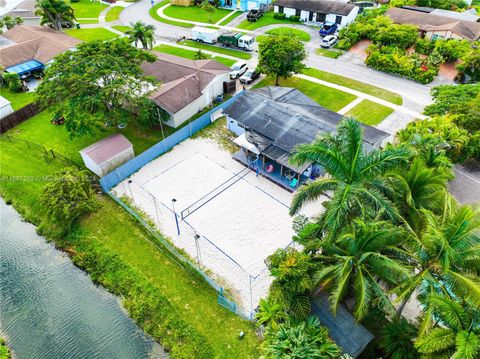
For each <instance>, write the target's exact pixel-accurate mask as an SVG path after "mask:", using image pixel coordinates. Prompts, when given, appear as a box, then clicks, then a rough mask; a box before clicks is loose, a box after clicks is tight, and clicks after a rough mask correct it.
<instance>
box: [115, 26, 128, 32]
mask: <svg viewBox="0 0 480 359" xmlns="http://www.w3.org/2000/svg"><path fill="white" fill-rule="evenodd" d="M112 28H113V29H115V30H118V31H121V32H125V31H127V30H130V29H131V27H130V26H125V25H114V26H112Z"/></svg>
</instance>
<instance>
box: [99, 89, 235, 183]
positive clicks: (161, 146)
mask: <svg viewBox="0 0 480 359" xmlns="http://www.w3.org/2000/svg"><path fill="white" fill-rule="evenodd" d="M239 95H240V93H237V94H236V95H235V96H233V97H232V98H230V99H228V100H226V101H225V102H223V103H221V104H220V105H218V106H217V107H215V108H213V109H211V110H210V111H208V112H206V113H205V114H203V115H202V116H200V117H199V118H197V119H195V120H193V121H192V122H190V123H189V124H188V125H186V126H184V127H182V128H181V129H179V130H178V131H176V132H175V133H173V134H171V135H170V136H168V137H166V138H165V139H164V140H162V141H160V142H158V143H157V144H155V145H153V146H152V147H150V148H149V149H148V150H146V151H145V152H143V153H141V154H140V155H138V156H137V157H135V158H132V159H131V160H130V161H128V162H126V163H124V164H123V165H121V166H120V167H118V168H117V169H115V170H113V171H112V172H110V173H109V174H107V175H105V176H103V177H102V178H100V185H101V186H102V189H103V190H104V191H105V192H108V191H109V190H110V189H112V188H113V187H115V186H116V185H117V184H119V183H120V182H122V181H123V180H124V179H125V178H128V177H130V176H131V175H132V174H133V173H135V172H137V171H138V170H139V169H140V168H142V167H143V166H145V165H146V164H147V163H149V162H151V161H153V160H154V159H155V158H157V157H158V156H160V155H163V154H164V153H165V152H167V151H169V150H171V149H172V148H173V147H174V146H176V145H178V144H179V143H180V142H182V141H183V140H186V139H187V138H189V137H191V136H192V135H193V134H195V133H197V132H198V131H200V130H201V129H203V128H205V127H206V126H207V125H208V124H210V123H211V120H210V115H211V114H213V113H215V112H217V111H218V110H220V109H224V108H226V107H228V106H229V105H230V104H231V103H232V102H233V101H235V99H236V98H237V97H238V96H239Z"/></svg>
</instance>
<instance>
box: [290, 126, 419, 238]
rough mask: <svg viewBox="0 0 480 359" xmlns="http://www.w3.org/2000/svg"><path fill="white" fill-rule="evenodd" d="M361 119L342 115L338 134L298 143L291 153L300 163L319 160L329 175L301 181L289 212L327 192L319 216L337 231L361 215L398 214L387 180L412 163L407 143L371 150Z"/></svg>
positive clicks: (296, 161)
mask: <svg viewBox="0 0 480 359" xmlns="http://www.w3.org/2000/svg"><path fill="white" fill-rule="evenodd" d="M362 138H363V131H362V129H361V127H360V124H359V123H358V122H357V121H355V120H354V119H352V118H348V119H345V120H343V121H342V122H341V123H340V124H339V125H338V127H337V131H336V133H335V134H325V135H323V136H320V137H319V138H318V139H317V140H315V142H313V143H311V144H303V145H299V146H297V147H296V149H295V153H294V154H293V155H292V157H291V158H290V160H291V162H293V163H295V164H299V165H300V164H305V163H310V162H316V163H318V164H320V165H321V166H323V168H324V169H325V171H326V172H327V173H328V175H329V177H323V178H320V179H317V180H315V181H313V182H311V183H309V184H307V185H305V186H302V187H301V188H300V189H299V190H298V191H297V192H296V194H295V196H294V198H293V201H292V204H291V208H290V214H291V215H293V214H295V213H297V212H298V211H299V210H300V208H301V207H302V206H303V205H304V204H305V203H306V202H308V201H315V200H317V199H318V198H319V197H320V196H321V195H324V194H325V193H326V192H328V191H333V197H332V199H331V200H330V201H328V202H327V203H326V204H325V208H326V211H325V212H324V213H323V214H322V216H321V218H320V221H321V223H322V224H323V227H325V228H328V230H330V231H331V233H335V232H337V231H338V229H339V228H341V227H343V226H344V225H345V224H348V223H349V222H350V221H351V220H352V219H353V218H355V217H357V216H359V215H367V216H371V217H373V216H375V215H376V214H377V213H378V212H382V213H383V214H384V215H385V217H386V218H389V219H397V218H398V212H397V210H396V208H395V206H394V205H393V204H392V202H391V201H390V200H388V198H387V197H386V196H385V193H386V192H388V190H389V189H388V185H387V183H386V182H385V179H384V175H385V173H387V172H388V171H391V170H393V169H395V168H398V167H400V166H402V165H404V164H406V163H407V160H408V158H409V155H410V151H409V150H408V149H407V148H406V147H387V148H386V149H372V150H371V151H367V150H366V149H365V148H364V143H363V141H362Z"/></svg>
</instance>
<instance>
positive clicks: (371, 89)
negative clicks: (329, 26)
mask: <svg viewBox="0 0 480 359" xmlns="http://www.w3.org/2000/svg"><path fill="white" fill-rule="evenodd" d="M303 73H304V74H305V75H307V76H312V77H316V78H317V79H319V80H323V81H327V82H331V83H333V84H337V85H341V86H345V87H348V88H351V89H353V90H357V91H361V92H364V93H366V94H369V95H372V96H375V97H378V98H381V99H383V100H386V101H389V102H391V103H394V104H396V105H401V104H402V103H403V99H402V96H400V95H399V94H396V93H395V92H391V91H388V90H384V89H382V88H379V87H376V86H372V85H369V84H366V83H363V82H360V81H356V80H352V79H350V78H348V77H343V76H339V75H335V74H332V73H330V72H325V71H321V70H317V69H312V68H307V69H305V70H303Z"/></svg>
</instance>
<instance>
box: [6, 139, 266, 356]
mask: <svg viewBox="0 0 480 359" xmlns="http://www.w3.org/2000/svg"><path fill="white" fill-rule="evenodd" d="M0 159H1V162H2V167H1V169H0V175H1V176H2V177H8V176H31V177H34V178H42V177H45V176H48V175H51V174H52V173H54V172H56V171H58V170H59V169H60V168H61V165H60V163H59V162H57V161H52V162H50V163H47V162H45V161H44V159H43V157H42V156H41V154H39V153H38V152H34V151H28V150H27V148H26V146H21V145H18V144H9V143H8V142H5V143H2V151H0ZM3 164H5V165H3ZM45 184H46V183H45V182H41V181H34V182H32V181H25V182H19V181H12V182H8V181H2V182H1V183H0V194H1V196H2V197H3V198H5V200H6V201H7V202H12V203H13V204H14V205H15V207H16V208H17V210H19V211H20V213H22V215H23V216H24V217H25V218H26V219H28V220H29V221H31V222H32V223H34V224H37V225H38V224H40V223H41V226H40V231H41V232H42V234H44V235H47V236H49V235H51V234H53V233H54V229H55V228H53V227H54V224H52V223H51V220H50V219H49V218H46V214H45V210H44V208H42V206H41V204H40V203H39V195H40V193H41V190H42V188H43V186H44V185H45ZM100 203H101V208H100V209H99V210H98V211H97V212H96V213H94V214H93V215H91V216H90V217H88V218H86V219H84V220H82V221H81V222H80V224H79V225H78V226H75V227H74V228H73V231H72V233H71V234H70V235H69V236H67V237H66V238H62V239H60V240H57V241H56V244H57V245H59V246H60V247H61V248H62V247H63V248H66V249H68V251H69V253H70V254H73V255H74V257H73V260H74V262H75V263H76V264H78V265H79V266H81V267H84V268H85V269H86V270H87V272H89V273H90V274H91V276H92V279H93V280H94V281H95V282H98V283H100V284H103V285H105V286H106V287H107V288H108V289H109V290H111V291H112V292H113V293H115V294H117V295H121V296H122V297H123V298H124V302H123V304H124V306H125V308H126V309H127V310H128V311H129V313H130V315H131V316H132V317H133V318H134V319H135V320H136V321H137V323H138V324H140V325H141V326H143V327H144V328H145V329H146V330H147V332H148V333H150V334H151V335H153V336H154V337H155V338H157V339H160V341H161V342H163V343H164V345H166V346H167V348H168V349H170V350H172V352H171V355H172V357H173V358H174V357H181V358H183V357H185V358H186V357H196V358H205V357H208V358H210V357H215V358H233V357H238V358H248V357H251V358H254V357H255V358H256V357H258V351H257V346H258V341H257V339H256V337H255V334H254V330H253V327H252V324H251V323H249V322H247V321H245V320H242V319H241V318H239V317H238V316H236V315H235V314H233V313H231V312H229V311H228V310H226V309H224V308H222V307H221V306H219V305H218V304H217V299H216V293H215V291H214V290H213V289H212V288H211V287H210V286H209V285H208V284H207V283H206V282H205V281H204V280H203V279H201V278H200V277H199V276H198V275H196V274H194V273H193V272H192V271H191V270H188V269H185V268H184V267H182V266H179V265H178V264H177V263H176V262H174V261H172V260H171V259H170V257H168V256H167V255H166V254H165V253H164V252H163V251H162V250H160V249H159V248H157V247H155V246H153V245H152V244H151V243H149V242H148V241H147V240H152V241H155V239H154V238H153V237H151V236H150V235H149V234H147V233H146V232H145V231H144V230H143V228H142V227H140V226H139V225H138V223H137V222H136V221H134V220H133V219H132V218H131V217H130V216H129V215H128V214H127V213H126V212H124V211H123V210H121V209H120V207H119V206H118V205H117V204H116V203H114V202H113V201H112V200H110V199H109V198H108V197H106V196H105V195H101V196H100ZM51 239H52V238H51ZM240 331H244V332H245V333H246V335H245V337H244V338H243V339H242V340H240V339H239V338H238V334H239V332H240Z"/></svg>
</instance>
